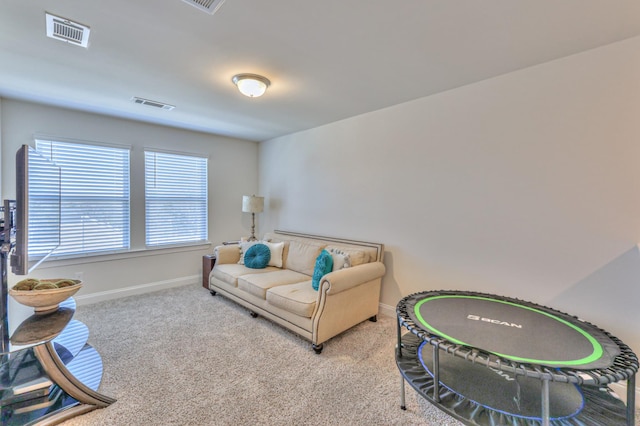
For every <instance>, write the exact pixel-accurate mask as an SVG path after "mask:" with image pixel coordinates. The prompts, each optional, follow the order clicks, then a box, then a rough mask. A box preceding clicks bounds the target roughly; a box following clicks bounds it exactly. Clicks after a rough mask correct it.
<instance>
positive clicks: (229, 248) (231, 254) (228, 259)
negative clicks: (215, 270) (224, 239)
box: [213, 244, 240, 265]
mask: <svg viewBox="0 0 640 426" xmlns="http://www.w3.org/2000/svg"><path fill="white" fill-rule="evenodd" d="M213 253H214V254H215V255H216V265H222V264H225V263H238V261H239V260H240V246H239V245H235V244H233V245H225V246H216V247H215V248H214V249H213Z"/></svg>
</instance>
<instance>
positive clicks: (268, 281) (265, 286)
mask: <svg viewBox="0 0 640 426" xmlns="http://www.w3.org/2000/svg"><path fill="white" fill-rule="evenodd" d="M270 268H272V269H273V270H272V271H271V272H264V271H265V269H262V270H261V272H262V273H258V274H255V273H254V274H249V275H243V276H241V277H238V288H239V289H240V290H243V291H246V292H247V293H250V294H253V295H254V296H256V297H259V298H261V299H266V293H267V290H269V289H270V288H272V287H276V286H280V285H287V284H293V283H299V282H300V281H309V279H310V278H309V276H308V275H304V274H301V273H299V272H295V271H291V270H289V269H277V268H273V267H270ZM270 268H267V270H268V269H270ZM254 271H255V269H254Z"/></svg>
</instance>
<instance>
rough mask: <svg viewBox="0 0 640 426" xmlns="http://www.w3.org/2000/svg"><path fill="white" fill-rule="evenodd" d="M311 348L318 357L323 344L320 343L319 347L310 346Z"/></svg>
mask: <svg viewBox="0 0 640 426" xmlns="http://www.w3.org/2000/svg"><path fill="white" fill-rule="evenodd" d="M311 347H312V348H313V350H314V351H315V353H316V355H319V354H320V352H322V348H324V343H320V344H319V345H316V344H315V343H314V344H311Z"/></svg>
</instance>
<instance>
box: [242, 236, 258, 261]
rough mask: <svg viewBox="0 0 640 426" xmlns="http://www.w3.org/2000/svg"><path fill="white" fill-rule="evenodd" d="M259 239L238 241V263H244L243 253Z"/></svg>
mask: <svg viewBox="0 0 640 426" xmlns="http://www.w3.org/2000/svg"><path fill="white" fill-rule="evenodd" d="M260 242H261V241H241V242H240V260H239V261H238V265H244V254H245V253H246V252H247V250H249V247H251V246H252V245H255V244H258V243H260Z"/></svg>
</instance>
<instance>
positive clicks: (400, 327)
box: [396, 318, 404, 383]
mask: <svg viewBox="0 0 640 426" xmlns="http://www.w3.org/2000/svg"><path fill="white" fill-rule="evenodd" d="M396 349H397V351H398V358H402V326H401V325H400V318H398V346H397V347H396ZM402 383H404V381H403V382H402Z"/></svg>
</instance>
